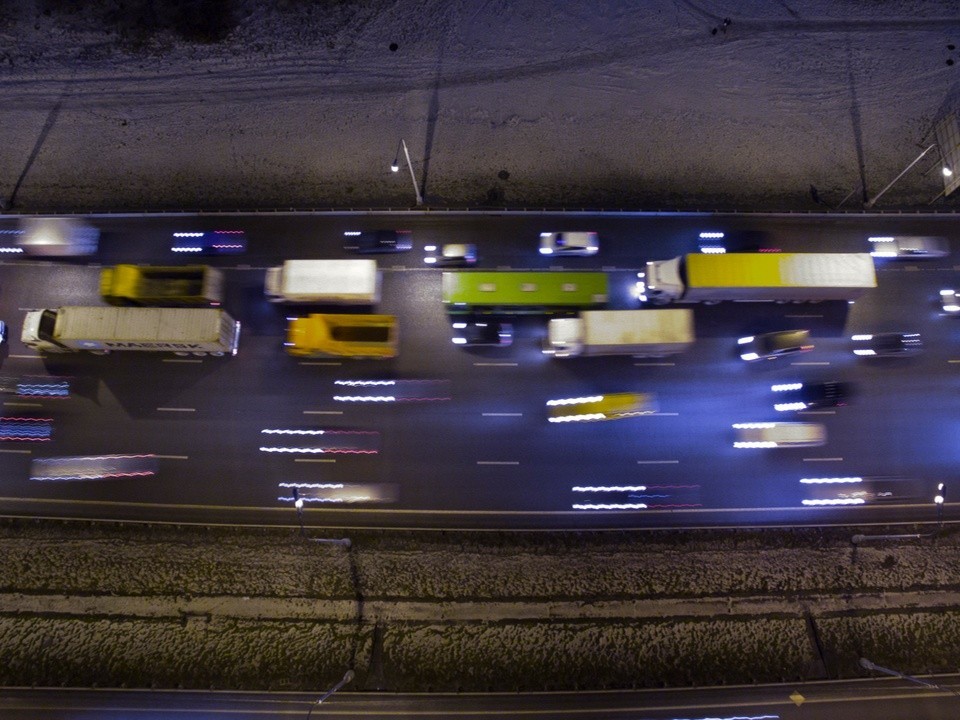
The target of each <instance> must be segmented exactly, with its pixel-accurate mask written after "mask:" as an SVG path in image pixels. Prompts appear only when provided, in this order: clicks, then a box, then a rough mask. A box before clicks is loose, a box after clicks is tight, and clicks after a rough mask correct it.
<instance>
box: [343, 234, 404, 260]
mask: <svg viewBox="0 0 960 720" xmlns="http://www.w3.org/2000/svg"><path fill="white" fill-rule="evenodd" d="M412 248H413V233H412V232H410V231H409V230H362V231H361V230H349V231H347V232H345V233H344V234H343V249H344V250H346V251H347V252H354V253H360V254H361V255H366V254H368V253H395V252H406V251H407V250H410V249H412Z"/></svg>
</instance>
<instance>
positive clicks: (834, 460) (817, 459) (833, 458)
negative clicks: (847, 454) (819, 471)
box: [803, 457, 843, 462]
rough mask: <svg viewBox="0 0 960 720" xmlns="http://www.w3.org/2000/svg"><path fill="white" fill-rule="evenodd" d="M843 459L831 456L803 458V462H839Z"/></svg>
mask: <svg viewBox="0 0 960 720" xmlns="http://www.w3.org/2000/svg"><path fill="white" fill-rule="evenodd" d="M841 460H843V458H842V457H832V458H804V459H803V461H804V462H839V461H841Z"/></svg>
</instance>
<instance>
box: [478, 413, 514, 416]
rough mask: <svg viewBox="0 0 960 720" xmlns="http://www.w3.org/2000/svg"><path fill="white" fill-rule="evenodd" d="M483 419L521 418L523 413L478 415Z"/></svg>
mask: <svg viewBox="0 0 960 720" xmlns="http://www.w3.org/2000/svg"><path fill="white" fill-rule="evenodd" d="M480 414H481V415H483V417H523V413H480Z"/></svg>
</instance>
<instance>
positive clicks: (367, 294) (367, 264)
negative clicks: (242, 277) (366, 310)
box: [263, 260, 380, 305]
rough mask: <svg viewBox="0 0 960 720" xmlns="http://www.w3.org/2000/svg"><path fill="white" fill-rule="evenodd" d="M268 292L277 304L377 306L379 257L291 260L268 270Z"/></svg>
mask: <svg viewBox="0 0 960 720" xmlns="http://www.w3.org/2000/svg"><path fill="white" fill-rule="evenodd" d="M263 292H264V295H266V297H267V300H269V301H270V302H275V303H300V304H307V303H310V304H315V305H327V304H329V305H376V304H377V303H378V302H380V271H379V270H377V261H376V260H287V261H286V262H285V263H283V265H280V266H278V267H272V268H269V269H268V270H267V275H266V278H265V279H264V288H263Z"/></svg>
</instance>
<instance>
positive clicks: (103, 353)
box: [90, 350, 110, 355]
mask: <svg viewBox="0 0 960 720" xmlns="http://www.w3.org/2000/svg"><path fill="white" fill-rule="evenodd" d="M109 353H110V351H109V350H91V351H90V354H91V355H107V354H109Z"/></svg>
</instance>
